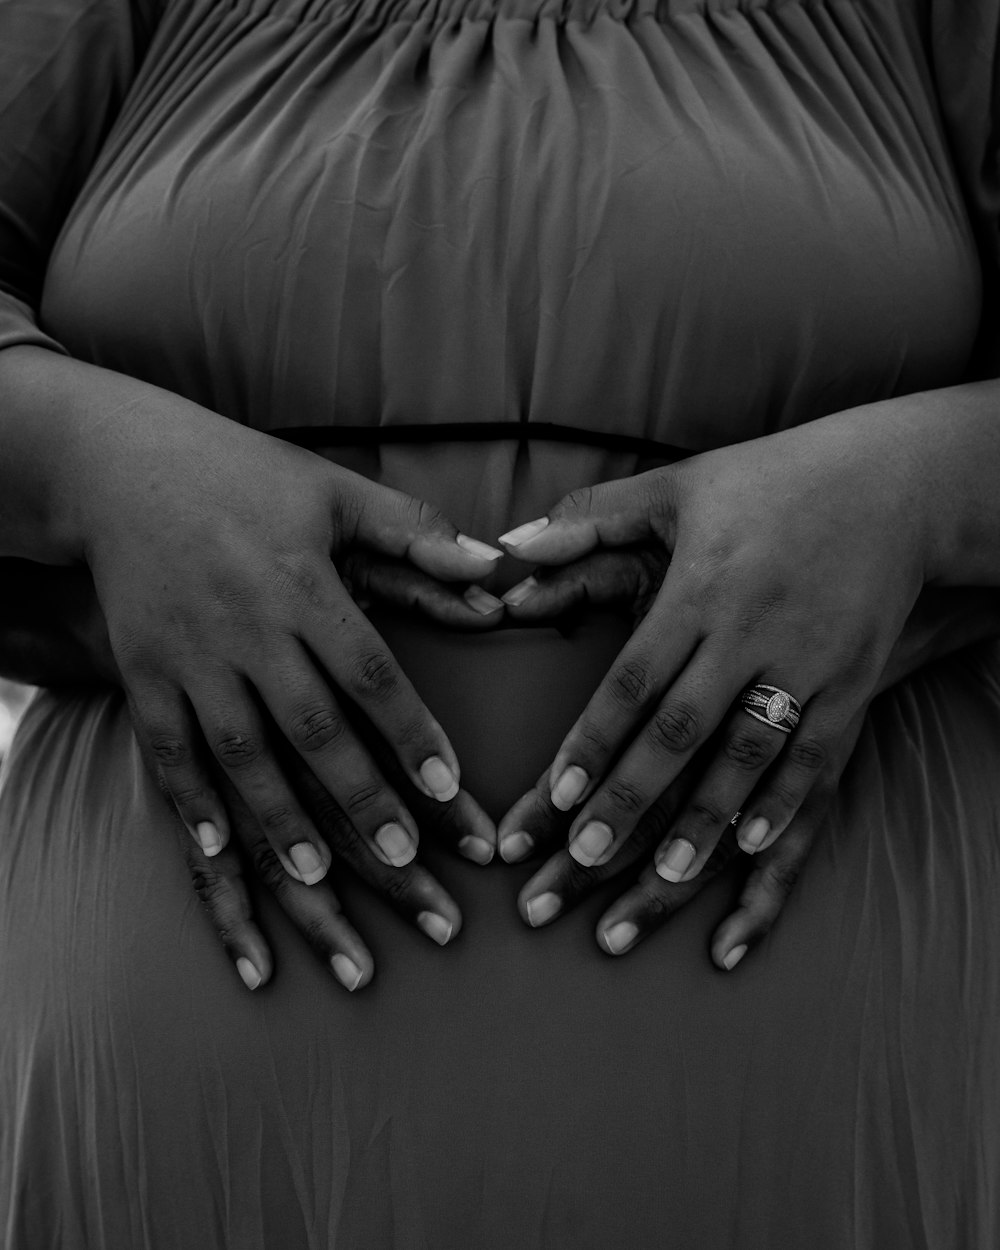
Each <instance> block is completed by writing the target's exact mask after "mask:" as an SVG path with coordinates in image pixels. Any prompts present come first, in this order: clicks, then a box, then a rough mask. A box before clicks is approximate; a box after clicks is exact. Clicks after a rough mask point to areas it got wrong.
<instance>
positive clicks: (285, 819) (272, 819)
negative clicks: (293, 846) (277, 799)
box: [257, 803, 296, 836]
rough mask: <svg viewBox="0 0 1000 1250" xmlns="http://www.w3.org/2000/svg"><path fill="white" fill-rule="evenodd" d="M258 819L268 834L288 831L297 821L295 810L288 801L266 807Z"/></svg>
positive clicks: (276, 834) (277, 834)
mask: <svg viewBox="0 0 1000 1250" xmlns="http://www.w3.org/2000/svg"><path fill="white" fill-rule="evenodd" d="M257 819H258V822H259V824H260V827H261V828H262V829H263V830H264V832H265V833H266V834H267V835H268V836H271V835H274V836H279V835H281V834H283V833H287V831H288V830H289V829H291V828H292V827H293V826H294V825H295V823H296V817H295V812H294V811H293V810H292V809H291V808H290V807H289V806H288V804H287V803H279V804H277V805H275V806H274V807H268V808H266V809H265V810H264V811H263V812H261V813H260V815H259V816H258V817H257Z"/></svg>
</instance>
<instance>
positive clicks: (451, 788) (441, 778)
mask: <svg viewBox="0 0 1000 1250" xmlns="http://www.w3.org/2000/svg"><path fill="white" fill-rule="evenodd" d="M420 778H421V780H422V781H423V783H424V785H425V786H426V787H427V789H428V790H430V792H431V794H432V795H433V796H434V797H435V798H436V799H437V800H438V802H439V803H447V802H448V800H449V799H453V798H454V797H455V795H456V794H458V778H457V777H456V776H455V774H454V773H453V772H452V771H451V769H450V768H449V767H448V765H447V764H446V763H445V762H444V760H443V759H441V758H440V757H438V756H437V755H432V756H431V757H430V759H426V760H424V762H423V763H422V764H421V765H420Z"/></svg>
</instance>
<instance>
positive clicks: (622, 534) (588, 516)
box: [497, 469, 674, 564]
mask: <svg viewBox="0 0 1000 1250" xmlns="http://www.w3.org/2000/svg"><path fill="white" fill-rule="evenodd" d="M673 511H674V491H673V477H672V473H671V471H670V470H669V469H652V470H650V471H649V472H648V473H640V474H638V475H637V476H636V477H631V478H622V479H621V480H619V481H615V482H603V483H601V485H599V486H588V487H584V488H583V489H581V490H575V491H573V492H572V493H571V494H569V495H567V496H566V497H565V498H564V499H562V500H561V501H560V502H559V503H558V504H557V505H556V506H555V507H554V508H553V509H552V511H551V512H550V513H549V514H548V515H547V516H544V517H538V518H537V519H535V520H533V521H526V522H525V523H524V524H523V525H519V526H517V527H516V528H515V529H512V530H510V531H508V533H506V534H503V535H501V537H500V538H499V539H497V541H498V542H499V543H500V545H501V546H502V547H504V548H505V549H506V550H507V551H509V552H510V553H511V555H515V556H517V558H518V559H519V560H531V561H532V562H534V563H536V564H565V563H566V562H567V561H569V560H575V559H578V558H579V557H580V556H582V555H585V554H586V553H587V552H588V551H592V550H593V549H594V548H595V547H621V546H623V545H624V544H626V543H635V542H639V541H641V540H643V539H646V538H651V537H657V538H662V539H665V540H667V545H668V546H670V545H672V537H673V535H672V528H673Z"/></svg>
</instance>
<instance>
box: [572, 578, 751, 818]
mask: <svg viewBox="0 0 1000 1250" xmlns="http://www.w3.org/2000/svg"><path fill="white" fill-rule="evenodd" d="M665 590H666V586H665ZM698 642H699V638H698V633H697V630H696V629H695V628H694V627H693V622H692V621H691V619H690V616H689V615H688V613H686V612H685V610H684V608H683V606H682V605H680V604H677V603H675V602H674V600H673V596H671V595H669V594H665V593H663V592H661V594H660V596H659V597H658V598H657V601H656V604H655V605H654V607H653V609H652V610H651V611H650V613H649V615H648V616H647V617H646V619H645V620H644V621H643V622H642V623H641V624H640V625H639V627H638V629H637V630H636V631H635V633H634V634H633V635H632V637H631V638H630V639H629V641H628V643H627V644H626V645H625V647H623V649H622V651H621V652H620V653H619V655H618V657H617V658H616V660H615V662H614V663H613V664H612V666H611V668H610V669H609V671H608V673H607V676H606V677H605V678H604V680H603V681H602V682H601V684H600V686H598V688H597V690H596V691H595V692H594V694H593V695H592V696H591V698H590V701H589V702H588V704H587V706H586V707H585V708H584V710H583V712H582V713H581V715H580V716H579V718H578V719H577V721H576V723H575V724H574V726H573V728H572V729H571V730H570V731H569V733H568V734H567V735H566V737H565V738H564V739H563V742H562V745H561V746H560V748H559V751H558V752H557V754H556V757H555V760H554V761H553V763H552V767H551V770H550V773H549V784H550V785H551V787H552V801H553V802H554V803H555V805H556V807H558V808H559V809H560V811H569V810H570V809H571V808H573V807H575V806H576V805H577V804H578V803H580V802H581V801H582V800H583V799H584V798H585V797H586V796H587V795H588V794H589V793H590V792H591V790H592V789H593V787H594V785H595V784H596V782H597V781H598V779H599V778H601V777H603V776H604V775H605V773H607V771H608V769H609V767H610V765H611V763H612V761H613V760H614V759H615V758H616V757H617V756H618V755H620V753H621V749H622V747H623V745H624V743H625V742H626V741H628V740H629V739H630V738H632V737H633V735H634V734H635V733H636V731H637V730H638V729H639V727H640V725H641V724H642V723H643V722H645V721H647V720H648V718H649V715H650V713H651V711H652V710H653V708H654V707H655V705H656V703H657V701H658V699H659V696H660V694H661V693H662V691H663V690H664V689H665V688H666V687H668V686H669V685H670V684H671V683H672V682H674V681H675V680H676V679H677V677H678V675H679V674H680V673H681V671H682V670H683V669H684V668H685V666H686V665H688V664H689V663H693V662H694V659H695V658H696V656H697V648H698ZM703 662H704V661H703ZM710 663H711V661H709V664H710ZM706 689H707V690H708V691H710V692H712V693H713V694H714V704H713V706H714V707H717V706H718V704H719V702H720V700H721V698H722V697H723V695H725V697H726V701H727V704H726V705H727V706H728V703H729V702H731V701H732V699H733V697H734V692H733V690H732V689H731V683H730V685H729V686H726V687H724V688H723V687H720V686H719V684H718V682H712V681H710V682H708V683H707V686H706ZM701 697H702V692H701V690H700V689H699V690H698V691H696V692H695V695H694V697H693V698H692V697H689V696H688V695H687V694H686V693H685V692H684V690H681V691H677V690H672V691H671V692H670V695H669V697H668V698H667V700H666V701H665V702H664V704H663V706H662V707H661V708H660V709H659V710H658V711H657V715H656V716H655V717H654V719H653V721H652V722H651V728H648V733H650V734H651V735H652V737H653V739H655V738H656V736H657V735H659V737H660V739H661V741H660V746H661V748H663V749H661V750H660V752H659V754H660V755H662V754H663V753H664V751H666V753H667V754H668V755H670V756H671V757H675V756H684V757H686V756H687V755H689V754H690V752H691V751H692V750H693V749H694V747H695V746H696V745H697V743H698V742H699V741H701V740H703V738H704V737H705V736H707V734H708V732H709V731H710V730H711V729H713V728H714V727H715V724H717V723H718V720H717V719H716V721H715V722H712V723H709V721H708V719H706V716H705V710H704V709H702V707H701V706H700V699H701ZM724 710H725V709H724V708H722V709H720V710H718V711H717V713H716V717H717V718H718V717H719V716H721V715H722V712H723V711H724ZM647 781H648V779H647ZM669 781H670V777H666V778H665V779H664V781H663V784H662V786H661V787H660V789H661V790H662V789H665V788H666V786H667V784H668V783H669ZM636 811H637V813H638V811H639V809H638V808H637V809H636Z"/></svg>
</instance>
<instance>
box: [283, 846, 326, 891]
mask: <svg viewBox="0 0 1000 1250" xmlns="http://www.w3.org/2000/svg"><path fill="white" fill-rule="evenodd" d="M288 858H289V859H290V860H291V861H292V863H293V864H294V865H295V868H296V871H297V872H298V874H299V876H300V877H301V878H302V880H303V881H304V882H305V883H306V885H315V884H316V882H317V881H322V880H323V878H324V877H325V876H326V865H325V864H324V863H323V861H322V859H321V858H320V854H319V851H317V850H316V848H315V847H314V846H313V845H312V843H311V842H297V843H296V844H295V845H294V846H293V847H290V848H289V851H288Z"/></svg>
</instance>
